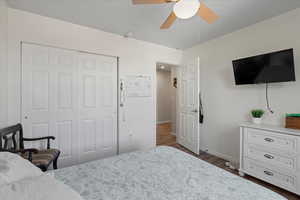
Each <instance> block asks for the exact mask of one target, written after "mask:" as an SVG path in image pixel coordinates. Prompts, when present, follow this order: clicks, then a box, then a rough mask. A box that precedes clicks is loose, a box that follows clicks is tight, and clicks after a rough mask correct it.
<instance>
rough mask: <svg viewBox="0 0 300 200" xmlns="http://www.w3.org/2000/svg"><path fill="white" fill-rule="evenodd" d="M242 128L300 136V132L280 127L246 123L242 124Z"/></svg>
mask: <svg viewBox="0 0 300 200" xmlns="http://www.w3.org/2000/svg"><path fill="white" fill-rule="evenodd" d="M240 126H241V127H246V128H254V129H260V130H267V131H273V132H279V133H283V134H289V135H296V136H300V130H297V129H290V128H284V127H282V126H278V125H269V124H253V123H250V122H245V123H242V124H241V125H240Z"/></svg>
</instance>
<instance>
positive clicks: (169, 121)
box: [156, 120, 171, 125]
mask: <svg viewBox="0 0 300 200" xmlns="http://www.w3.org/2000/svg"><path fill="white" fill-rule="evenodd" d="M167 123H171V120H168V121H160V122H156V124H157V125H160V124H167Z"/></svg>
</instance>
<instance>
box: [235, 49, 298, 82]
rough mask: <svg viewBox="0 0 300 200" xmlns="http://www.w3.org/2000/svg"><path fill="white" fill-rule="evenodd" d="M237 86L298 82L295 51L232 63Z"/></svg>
mask: <svg viewBox="0 0 300 200" xmlns="http://www.w3.org/2000/svg"><path fill="white" fill-rule="evenodd" d="M232 64H233V71H234V77H235V83H236V85H244V84H258V83H274V82H288V81H296V77H295V66H294V53H293V49H286V50H282V51H277V52H272V53H268V54H263V55H258V56H253V57H249V58H242V59H238V60H234V61H232Z"/></svg>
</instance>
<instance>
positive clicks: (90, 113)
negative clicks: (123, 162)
mask: <svg viewBox="0 0 300 200" xmlns="http://www.w3.org/2000/svg"><path fill="white" fill-rule="evenodd" d="M21 52H22V56H21V57H22V59H21V65H22V80H21V88H22V89H21V91H22V94H21V102H22V103H21V122H22V125H23V127H24V136H25V137H42V136H48V135H52V136H55V137H56V140H55V141H52V147H53V148H58V149H60V150H61V152H62V153H61V155H60V158H59V167H65V166H70V165H74V164H78V163H82V162H87V161H91V160H96V159H100V158H104V157H108V156H113V155H116V154H117V149H118V147H117V145H118V144H117V137H118V133H117V131H118V130H117V127H118V124H117V123H118V112H117V110H118V58H117V57H112V56H104V55H98V54H91V53H85V52H80V51H75V50H66V49H61V48H54V47H49V46H43V45H36V44H30V43H24V42H23V43H22V45H21ZM25 145H28V146H31V147H34V148H43V147H44V144H43V143H40V142H38V143H37V142H32V143H30V144H28V143H27V144H25Z"/></svg>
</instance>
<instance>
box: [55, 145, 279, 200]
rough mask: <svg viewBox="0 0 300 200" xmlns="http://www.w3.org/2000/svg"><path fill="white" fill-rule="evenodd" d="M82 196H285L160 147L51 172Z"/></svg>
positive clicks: (190, 199)
mask: <svg viewBox="0 0 300 200" xmlns="http://www.w3.org/2000/svg"><path fill="white" fill-rule="evenodd" d="M54 176H55V177H56V178H57V179H59V180H61V181H63V182H64V183H65V184H67V185H69V186H71V187H72V188H73V189H74V190H75V191H77V192H79V193H80V194H81V196H82V197H84V199H85V200H284V198H283V197H281V196H280V195H278V194H276V193H274V192H272V191H270V190H268V189H266V188H264V187H262V186H259V185H257V184H255V183H253V182H250V181H248V180H245V179H243V178H241V177H239V176H236V175H233V174H231V173H229V172H227V171H225V170H223V169H220V168H217V167H215V166H213V165H211V164H209V163H207V162H204V161H202V160H200V159H197V158H195V157H193V156H191V155H188V154H186V153H184V152H182V151H179V150H176V149H174V148H169V147H159V148H156V149H153V150H150V151H146V152H133V153H129V154H123V155H120V156H116V157H112V158H108V159H104V160H98V161H94V162H89V163H85V164H82V165H77V166H73V167H69V168H64V169H60V170H57V171H55V172H54Z"/></svg>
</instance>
